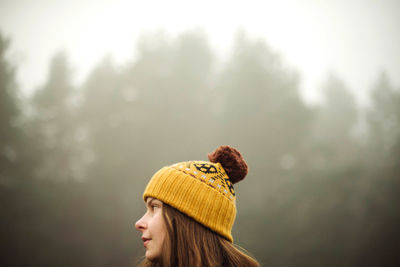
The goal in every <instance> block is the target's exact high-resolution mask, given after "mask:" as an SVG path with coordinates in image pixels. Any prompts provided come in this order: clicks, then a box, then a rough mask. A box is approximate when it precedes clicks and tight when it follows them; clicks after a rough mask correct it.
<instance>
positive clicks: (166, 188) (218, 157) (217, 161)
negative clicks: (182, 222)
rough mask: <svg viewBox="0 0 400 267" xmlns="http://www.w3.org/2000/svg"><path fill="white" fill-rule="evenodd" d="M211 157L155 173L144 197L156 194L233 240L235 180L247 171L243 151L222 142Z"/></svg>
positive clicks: (239, 178)
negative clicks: (222, 144)
mask: <svg viewBox="0 0 400 267" xmlns="http://www.w3.org/2000/svg"><path fill="white" fill-rule="evenodd" d="M208 158H209V160H210V162H208V161H186V162H180V163H176V164H173V165H171V166H166V167H164V168H162V169H160V170H159V171H158V172H156V173H155V174H154V176H153V177H152V178H151V180H150V182H149V183H148V185H147V187H146V189H145V191H144V193H143V199H144V200H145V201H146V199H147V198H148V197H153V198H157V199H159V200H161V201H163V202H164V203H166V204H168V205H170V206H172V207H174V208H176V209H177V210H179V211H181V212H183V213H185V214H186V215H188V216H189V217H191V218H193V219H194V220H196V221H197V222H199V223H201V224H202V225H204V226H206V227H208V228H209V229H211V230H213V231H215V232H216V233H218V234H220V235H222V236H223V237H225V238H227V239H228V240H229V241H231V242H233V238H232V234H231V230H232V226H233V223H234V221H235V217H236V204H235V201H236V197H235V191H234V189H233V184H234V183H236V182H238V181H240V180H242V179H243V178H244V177H245V176H246V175H247V170H248V167H247V164H246V162H245V161H244V159H243V157H242V156H241V154H240V152H239V151H238V150H236V149H235V148H233V147H230V146H220V147H219V148H217V150H215V151H214V152H213V153H212V154H209V155H208Z"/></svg>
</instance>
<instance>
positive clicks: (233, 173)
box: [208, 146, 249, 184]
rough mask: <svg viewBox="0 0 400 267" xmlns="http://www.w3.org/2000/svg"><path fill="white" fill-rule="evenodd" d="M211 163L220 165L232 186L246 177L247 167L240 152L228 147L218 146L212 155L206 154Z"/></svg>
mask: <svg viewBox="0 0 400 267" xmlns="http://www.w3.org/2000/svg"><path fill="white" fill-rule="evenodd" d="M208 159H209V160H210V161H211V162H213V163H217V162H219V163H221V165H222V167H224V169H225V172H226V174H228V176H229V179H230V181H231V183H232V184H235V183H237V182H239V181H241V180H243V179H244V177H246V175H247V172H248V169H249V167H248V166H247V163H246V161H245V160H244V158H243V157H242V155H241V154H240V152H239V151H238V150H237V149H235V148H233V147H230V146H220V147H218V148H217V149H216V150H215V151H214V152H213V153H211V154H208Z"/></svg>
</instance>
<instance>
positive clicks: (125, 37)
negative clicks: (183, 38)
mask: <svg viewBox="0 0 400 267" xmlns="http://www.w3.org/2000/svg"><path fill="white" fill-rule="evenodd" d="M399 25H400V1H397V0H347V1H345V0H342V1H341V0H324V1H317V0H314V1H312V0H297V1H295V0H293V1H291V0H281V1H252V0H246V1H233V0H230V1H225V0H224V1H218V0H214V1H210V0H203V1H190V0H182V1H178V0H168V1H165V0H164V1H155V0H147V1H127V0H125V1H124V0H81V1H76V0H70V1H61V0H26V1H23V0H0V31H1V32H2V33H3V35H6V36H7V37H9V38H10V39H11V41H12V44H11V50H10V54H9V57H10V59H11V60H12V62H13V63H14V64H15V65H16V66H17V69H18V73H17V80H18V83H19V85H20V87H21V89H22V91H23V92H24V93H25V94H29V93H30V92H32V90H33V89H35V88H37V87H38V86H39V85H41V84H43V83H44V82H45V80H46V75H47V71H48V67H49V60H50V58H51V57H52V55H54V53H56V52H57V51H59V50H62V49H63V50H65V51H66V52H67V54H68V56H69V58H70V62H71V64H72V66H73V68H74V79H75V82H76V83H77V84H79V83H81V82H82V81H83V79H84V78H85V77H86V75H87V74H88V72H89V71H90V70H91V69H92V68H93V66H94V65H95V64H96V63H98V62H99V61H100V60H101V59H102V58H103V57H104V55H105V54H107V53H108V54H111V55H112V56H113V58H114V59H115V62H116V63H117V64H120V63H123V62H125V61H127V60H131V59H132V58H133V57H134V44H135V40H136V39H137V38H138V36H140V34H141V33H143V32H146V31H149V30H153V31H154V30H157V29H164V30H165V31H166V32H167V33H168V34H169V35H170V36H171V37H174V36H176V35H177V34H179V33H180V32H182V31H184V30H186V29H196V28H201V29H203V30H204V31H205V32H206V33H207V35H208V37H209V39H210V42H211V44H212V46H213V47H214V48H215V50H216V51H217V52H218V53H220V55H221V56H224V55H227V54H228V53H229V49H230V45H231V44H232V39H233V37H234V34H235V32H236V31H237V29H238V28H241V29H244V30H245V31H247V32H248V33H249V35H250V36H251V37H252V38H253V37H254V38H260V37H261V38H264V39H265V41H266V42H267V43H268V44H269V45H270V46H271V47H272V48H273V49H274V50H275V51H277V52H279V53H280V54H281V55H282V57H283V59H284V61H285V62H287V64H288V65H290V66H293V67H295V68H296V69H297V70H298V71H299V72H300V74H301V77H302V80H301V88H302V90H303V91H302V92H303V95H304V96H305V98H306V99H307V100H309V101H311V102H313V101H315V100H317V99H318V88H319V87H320V85H321V83H322V82H323V81H324V79H326V77H327V75H328V73H329V72H334V73H336V74H337V75H338V76H339V77H340V78H342V79H344V80H345V82H346V83H347V85H348V86H349V87H350V88H351V89H352V90H353V92H355V94H357V96H358V97H359V99H363V97H365V93H366V92H367V90H368V89H369V88H370V87H371V85H372V84H373V82H374V81H375V80H376V79H377V76H378V73H380V72H381V71H382V70H385V71H387V73H388V74H389V75H390V77H391V79H392V82H393V83H394V85H395V86H397V87H399V85H400V36H399Z"/></svg>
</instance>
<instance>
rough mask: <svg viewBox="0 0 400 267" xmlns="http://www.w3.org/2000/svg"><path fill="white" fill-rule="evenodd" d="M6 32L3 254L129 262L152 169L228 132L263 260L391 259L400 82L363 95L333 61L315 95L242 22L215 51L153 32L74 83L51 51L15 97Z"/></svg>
mask: <svg viewBox="0 0 400 267" xmlns="http://www.w3.org/2000/svg"><path fill="white" fill-rule="evenodd" d="M9 45H10V41H9V40H7V39H6V38H5V37H4V36H2V35H0V199H1V201H0V210H1V232H0V236H1V243H2V247H1V248H2V249H1V260H0V265H1V266H60V267H62V266H132V265H134V264H135V263H136V262H137V260H138V259H139V257H140V256H141V255H143V254H144V251H143V248H142V246H141V242H140V240H139V237H140V235H139V234H138V233H136V231H135V229H134V222H135V221H136V220H137V219H138V218H139V217H140V216H141V214H142V213H143V212H144V205H143V200H142V198H141V194H142V191H143V189H144V186H145V185H146V183H147V181H148V180H149V179H150V177H151V175H152V174H153V173H154V172H155V171H157V170H158V169H159V168H160V167H162V166H164V165H167V164H171V163H175V162H178V161H183V160H188V159H199V160H205V159H206V156H207V153H209V152H211V151H213V150H214V149H215V148H216V147H217V146H219V145H221V144H229V145H232V146H235V147H237V148H239V149H240V151H241V152H242V153H243V155H244V156H245V158H246V160H247V161H248V164H249V166H250V172H249V175H248V177H247V178H246V179H245V180H244V181H242V182H241V183H239V184H238V185H237V186H236V191H237V195H238V202H237V205H238V216H237V221H236V223H235V226H234V234H233V236H234V237H235V242H236V243H237V244H239V245H241V246H243V247H245V248H246V249H248V250H249V251H250V252H252V253H253V254H254V256H255V257H256V258H257V259H258V260H259V261H260V262H261V263H262V265H263V266H398V265H399V263H400V256H399V255H400V254H399V253H398V248H399V247H400V241H399V240H400V233H399V229H400V228H399V227H398V225H399V220H400V209H399V208H398V203H399V200H400V195H399V193H400V192H399V191H400V190H399V189H400V179H399V178H400V175H399V174H400V164H399V163H400V162H399V159H400V91H399V88H394V86H393V85H392V84H391V82H390V78H389V77H388V76H387V75H386V74H384V73H383V74H382V75H380V76H379V77H378V78H377V80H376V82H375V84H374V85H372V86H371V88H370V92H371V95H370V99H371V105H370V106H369V108H368V109H365V110H360V109H359V108H357V106H356V103H355V99H354V96H353V95H352V94H351V92H350V90H349V88H347V86H346V84H345V83H344V82H343V81H342V80H341V79H340V78H339V77H336V76H334V75H331V76H329V77H328V78H327V79H326V81H325V83H324V86H323V87H322V88H321V90H322V92H323V96H324V99H325V101H324V102H323V104H321V105H319V106H308V105H307V104H305V103H304V101H303V100H302V99H301V97H300V94H299V75H298V73H297V72H296V70H293V69H290V68H288V66H287V65H286V64H285V62H283V61H282V59H281V57H280V55H278V54H276V53H275V52H274V51H273V50H271V48H270V47H269V46H268V45H267V44H266V43H265V42H264V41H263V40H253V39H251V38H248V37H247V36H246V34H245V33H243V32H242V33H239V34H237V36H236V39H235V40H234V45H233V49H232V53H231V55H230V56H229V58H228V59H227V60H226V61H224V62H221V61H220V60H219V59H218V57H217V55H216V54H215V53H214V51H213V49H212V47H211V46H210V44H209V42H208V40H207V38H206V36H205V35H204V34H202V33H201V32H185V33H182V34H181V35H179V36H178V37H176V38H169V37H168V36H166V35H163V34H162V33H154V34H148V35H145V36H143V37H142V38H141V39H140V40H139V41H138V42H137V43H136V47H135V51H136V54H137V57H136V58H135V59H131V60H127V61H126V62H125V64H123V65H119V66H116V65H115V64H114V63H113V61H112V58H110V57H105V58H104V59H103V60H102V61H101V62H99V64H97V66H96V67H95V68H94V69H93V71H92V72H91V73H90V74H89V75H88V77H87V78H86V80H85V82H84V83H82V84H81V85H80V86H79V87H76V86H74V85H73V83H72V82H71V81H72V77H71V75H72V71H71V69H72V66H71V65H70V64H69V62H68V56H67V55H66V54H65V53H63V52H60V53H58V54H56V55H54V57H53V59H52V60H51V62H50V65H49V71H48V76H47V80H46V82H45V84H43V85H42V86H40V87H39V88H35V90H34V93H33V94H32V96H30V97H29V98H22V97H21V95H20V94H19V91H18V85H17V83H16V80H15V72H16V67H15V66H12V65H11V64H10V62H8V61H7V60H6V58H7V57H6V55H7V51H8V49H9ZM362 114H363V116H361V115H362ZM360 121H361V124H360ZM356 125H361V126H363V127H362V128H361V129H364V131H361V133H359V134H354V127H355V126H356Z"/></svg>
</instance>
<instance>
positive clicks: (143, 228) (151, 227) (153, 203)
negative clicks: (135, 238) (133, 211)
mask: <svg viewBox="0 0 400 267" xmlns="http://www.w3.org/2000/svg"><path fill="white" fill-rule="evenodd" d="M146 208H147V211H146V213H145V214H144V215H143V217H142V218H140V219H139V220H138V221H137V222H136V224H135V227H136V229H137V230H138V231H140V232H141V233H142V240H143V245H144V247H145V248H146V255H145V256H146V258H147V259H148V260H150V261H154V260H157V259H158V258H160V256H161V253H162V248H163V243H164V239H165V236H166V232H167V230H166V226H165V222H164V217H163V213H162V209H163V203H162V202H161V201H160V200H158V199H155V198H151V197H149V198H147V199H146Z"/></svg>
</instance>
